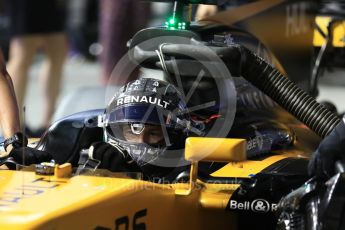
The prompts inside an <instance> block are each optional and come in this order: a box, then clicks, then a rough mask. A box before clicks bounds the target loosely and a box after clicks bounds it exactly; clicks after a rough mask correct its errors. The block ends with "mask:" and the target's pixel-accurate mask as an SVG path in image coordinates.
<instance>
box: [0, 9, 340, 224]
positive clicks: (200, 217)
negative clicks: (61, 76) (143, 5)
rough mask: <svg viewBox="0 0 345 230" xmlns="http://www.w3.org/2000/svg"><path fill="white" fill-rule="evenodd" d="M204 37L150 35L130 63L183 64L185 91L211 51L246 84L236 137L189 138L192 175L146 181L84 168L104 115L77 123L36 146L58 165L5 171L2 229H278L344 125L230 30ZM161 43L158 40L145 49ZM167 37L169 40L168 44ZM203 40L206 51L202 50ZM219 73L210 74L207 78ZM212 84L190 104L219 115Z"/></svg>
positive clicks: (80, 117)
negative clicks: (323, 142) (290, 200)
mask: <svg viewBox="0 0 345 230" xmlns="http://www.w3.org/2000/svg"><path fill="white" fill-rule="evenodd" d="M177 6H178V5H177ZM177 8H178V7H177ZM215 30H216V31H219V27H218V28H215ZM172 31H173V32H172ZM207 31H209V29H207V30H206V32H205V30H199V28H197V27H195V28H194V31H193V28H191V30H190V31H187V30H170V29H168V30H167V29H147V30H144V31H141V32H139V33H138V34H137V35H136V36H135V37H134V38H133V39H132V41H131V43H130V48H131V52H130V55H129V56H130V58H131V59H132V60H133V61H136V62H139V63H141V66H144V67H151V68H162V69H164V71H165V72H166V73H169V72H170V73H174V70H175V68H174V66H175V65H177V66H178V68H179V70H180V72H179V73H180V75H181V77H183V81H184V84H183V86H186V87H187V86H188V85H190V81H192V82H193V81H194V80H195V77H196V76H195V75H197V74H198V73H199V72H200V69H201V68H202V67H203V66H217V63H216V64H215V63H214V62H213V60H208V59H202V60H200V59H199V60H196V58H195V57H201V58H202V57H209V55H211V53H210V52H211V51H212V55H214V54H215V55H216V56H218V57H219V58H220V59H219V60H221V61H222V62H223V64H224V65H225V66H226V67H227V68H228V69H229V70H230V72H231V74H232V75H233V76H234V77H236V79H240V80H239V81H238V82H237V80H236V82H237V83H236V89H237V97H236V100H237V111H236V116H235V119H234V121H233V126H232V127H231V130H230V132H229V133H228V134H227V135H225V136H222V137H217V136H216V135H214V136H207V135H206V137H190V138H188V139H187V140H186V145H185V152H184V154H185V159H186V160H187V161H189V162H190V171H189V172H187V173H184V174H181V175H179V176H177V177H176V178H175V180H173V181H147V180H143V179H142V175H140V174H138V173H130V172H129V173H112V172H109V171H106V170H101V169H96V168H97V167H93V168H92V167H91V168H86V167H84V166H85V164H80V162H81V158H82V157H81V156H83V154H84V150H83V149H87V148H88V147H89V146H90V144H91V143H93V142H95V141H100V140H102V135H103V130H102V128H100V127H98V124H99V122H98V117H99V115H102V114H103V113H104V111H103V110H94V111H87V112H83V113H78V114H75V115H71V116H69V117H67V118H65V119H62V120H60V121H58V122H56V123H55V124H53V125H52V126H51V127H50V129H49V130H48V131H47V132H46V133H45V134H44V135H43V136H42V138H41V139H40V141H39V142H38V143H37V145H36V147H35V148H37V149H39V150H44V151H47V152H49V153H51V154H52V155H54V160H55V163H53V162H49V163H41V164H38V165H33V166H29V167H19V166H17V167H19V168H20V170H17V171H14V170H8V169H3V170H0V180H1V183H0V213H1V215H0V229H275V227H276V222H277V217H276V215H275V213H274V212H275V210H276V209H277V204H278V202H279V200H280V199H281V197H283V196H284V195H286V194H288V193H289V192H290V191H291V190H292V189H295V188H298V187H299V186H300V185H302V184H303V183H304V182H305V181H306V180H307V179H308V175H307V163H308V158H309V156H310V154H311V153H312V152H313V151H314V150H315V148H316V147H317V145H318V143H319V141H320V137H319V136H321V137H324V136H326V135H328V134H329V132H331V130H332V129H333V128H334V127H335V126H336V125H337V123H338V122H339V118H338V117H337V116H336V115H334V114H332V113H331V112H329V111H328V110H327V109H325V108H324V107H323V106H321V105H319V104H318V103H317V102H316V101H315V100H314V99H313V98H311V97H310V96H309V95H307V94H306V93H305V92H303V91H302V90H301V89H299V88H298V87H297V86H296V85H295V84H294V83H293V82H291V81H290V80H289V79H288V78H286V77H285V76H283V75H282V74H280V72H279V71H278V70H277V69H276V68H274V67H272V66H271V65H270V64H268V63H267V62H266V61H265V60H263V59H261V58H260V57H258V56H257V55H255V54H254V53H252V52H251V51H249V50H248V49H247V48H245V47H244V46H242V45H238V44H236V43H233V42H232V41H231V39H229V36H227V33H224V31H220V32H219V34H218V36H211V38H210V36H208V34H207ZM155 37H156V38H158V37H159V38H160V39H158V40H157V39H156V40H155V39H153V40H151V42H150V44H149V45H147V44H146V45H145V44H144V45H143V44H142V42H143V41H145V40H147V38H151V39H152V38H155ZM162 37H163V39H168V40H166V41H165V43H164V44H165V45H164V46H160V45H161V44H163V42H162V40H161V38H162ZM172 37H173V39H171V38H172ZM177 37H180V38H181V37H182V38H183V39H182V42H181V41H180V40H176V38H177ZM201 37H202V38H203V39H201ZM205 38H208V39H209V40H208V42H207V44H206V43H204V44H206V45H207V47H208V48H207V49H205V48H203V47H202V46H201V43H200V41H205ZM224 39H225V40H224ZM186 40H188V41H189V42H188V43H185V41H186ZM198 40H199V41H198ZM224 41H228V42H224ZM155 42H156V43H155ZM155 49H158V50H159V53H160V55H157V56H156V52H154V51H155ZM152 51H153V52H152ZM182 51H184V52H187V53H189V54H193V55H194V56H193V58H190V57H188V55H179V54H180V53H181V52H182ZM162 54H163V55H162ZM171 57H174V59H173V58H171ZM172 60H175V61H176V62H175V61H172ZM207 62H209V63H211V65H208V64H207ZM200 63H202V65H200ZM162 64H163V66H162ZM238 67H241V68H238ZM212 70H213V69H212V68H211V70H210V69H204V70H203V73H204V74H205V76H206V77H207V76H209V75H212V73H211V72H212ZM193 75H194V76H193ZM240 76H241V77H243V78H240ZM193 77H194V78H193ZM191 79H192V80H191ZM244 79H245V80H244ZM243 81H244V83H243ZM206 83H207V84H206ZM205 85H206V86H205ZM252 85H254V86H255V87H256V88H253V87H252ZM213 86H214V82H213V81H209V80H208V79H206V80H205V82H202V83H200V84H199V85H198V87H197V89H196V96H195V97H194V98H193V99H191V102H190V103H191V104H193V103H196V104H197V103H204V102H205V101H202V102H200V100H199V99H200V98H202V99H203V100H205V99H206V102H207V100H208V99H214V100H215V101H216V103H215V104H216V105H218V107H217V106H215V107H216V109H218V110H222V108H223V107H222V105H223V103H222V99H224V98H219V96H221V95H216V96H214V95H213V94H212V93H211V94H210V95H209V94H208V92H212V89H213ZM192 87H193V84H192ZM204 87H206V89H208V91H206V90H205V88H204ZM248 89H249V91H248ZM259 90H260V91H262V92H264V93H265V94H267V95H268V96H269V97H271V98H272V99H273V100H274V102H275V103H270V102H268V101H267V100H266V99H265V98H264V96H262V94H260V93H259ZM200 95H202V96H200ZM225 95H227V94H225ZM225 99H227V98H225ZM278 105H279V106H278ZM280 106H281V107H282V108H284V109H286V110H287V111H288V112H290V113H291V114H292V115H293V116H292V115H291V114H290V113H288V112H286V111H285V110H283V109H282V108H281V107H280ZM216 112H218V111H216ZM210 114H214V111H212V112H210V111H209V110H205V109H202V110H201V111H198V112H195V116H197V117H202V118H205V117H207V116H208V115H210ZM296 118H297V119H296ZM217 119H219V120H221V119H223V117H217ZM206 120H208V119H206ZM298 120H300V121H298ZM302 122H303V123H302ZM206 123H207V122H205V127H206V129H208V128H209V127H207V125H208V124H209V123H207V124H206ZM308 127H309V128H308ZM229 128H230V127H229ZM312 130H313V131H314V132H315V133H316V134H317V135H316V134H315V133H314V132H313V131H312ZM318 135H319V136H318ZM7 160H8V159H7ZM65 162H67V163H65Z"/></svg>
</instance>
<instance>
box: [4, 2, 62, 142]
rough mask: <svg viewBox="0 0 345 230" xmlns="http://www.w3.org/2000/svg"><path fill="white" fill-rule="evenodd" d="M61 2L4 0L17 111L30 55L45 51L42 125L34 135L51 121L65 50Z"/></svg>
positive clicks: (22, 93) (42, 82) (22, 96)
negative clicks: (7, 19)
mask: <svg viewBox="0 0 345 230" xmlns="http://www.w3.org/2000/svg"><path fill="white" fill-rule="evenodd" d="M62 3H63V2H62V1H60V0H7V2H6V4H7V5H6V9H7V12H8V14H9V18H10V27H9V28H10V35H11V40H10V51H9V63H8V71H9V73H10V75H11V76H12V78H13V84H14V89H15V92H16V95H17V101H18V104H19V108H20V112H21V111H22V109H21V108H23V105H24V100H25V93H26V86H27V80H28V71H29V68H30V66H31V64H32V62H33V58H34V56H35V54H36V53H37V51H39V50H42V51H44V53H45V60H44V64H43V66H42V71H41V75H40V83H41V87H42V90H43V105H42V113H43V124H42V127H41V128H40V129H39V130H37V135H39V134H40V133H42V132H43V130H44V129H46V128H47V127H48V126H49V124H50V122H51V117H52V114H53V112H54V107H55V103H56V99H57V97H58V93H59V86H60V80H61V77H62V68H63V64H64V61H65V56H66V53H67V43H66V38H65V34H64V32H63V30H64V17H63V16H64V15H63V7H62V6H63V4H62ZM37 112H41V111H37ZM28 134H30V133H28ZM37 135H32V136H37Z"/></svg>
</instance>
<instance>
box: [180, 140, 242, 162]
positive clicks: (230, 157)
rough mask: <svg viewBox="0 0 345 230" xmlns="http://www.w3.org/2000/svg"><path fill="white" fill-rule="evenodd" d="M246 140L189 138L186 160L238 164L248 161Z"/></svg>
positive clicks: (186, 147)
mask: <svg viewBox="0 0 345 230" xmlns="http://www.w3.org/2000/svg"><path fill="white" fill-rule="evenodd" d="M246 145H247V142H246V140H245V139H234V138H208V137H189V138H187V139H186V146H185V159H186V160H187V161H191V162H197V161H216V162H238V161H244V160H246V159H247V150H246Z"/></svg>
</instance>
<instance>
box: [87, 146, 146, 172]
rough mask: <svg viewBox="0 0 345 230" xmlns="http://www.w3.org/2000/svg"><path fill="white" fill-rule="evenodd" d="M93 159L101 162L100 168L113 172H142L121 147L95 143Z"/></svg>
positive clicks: (91, 150) (92, 150)
mask: <svg viewBox="0 0 345 230" xmlns="http://www.w3.org/2000/svg"><path fill="white" fill-rule="evenodd" d="M89 151H90V152H91V153H92V158H93V159H96V160H99V161H101V164H100V165H99V167H100V168H103V169H108V170H110V171H112V172H140V171H141V170H140V168H139V166H138V165H137V164H136V162H134V161H133V160H132V158H131V157H130V156H129V154H128V153H127V151H126V150H125V149H124V148H122V147H121V146H119V145H117V146H116V147H114V146H112V145H111V144H108V143H106V142H95V143H93V144H92V145H91V147H90V150H89Z"/></svg>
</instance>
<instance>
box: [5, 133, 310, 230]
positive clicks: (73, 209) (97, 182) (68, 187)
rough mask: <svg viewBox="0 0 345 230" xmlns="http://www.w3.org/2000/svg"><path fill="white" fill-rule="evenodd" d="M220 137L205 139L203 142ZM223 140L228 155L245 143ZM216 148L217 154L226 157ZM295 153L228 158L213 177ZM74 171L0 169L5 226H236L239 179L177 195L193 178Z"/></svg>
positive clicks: (240, 173)
mask: <svg viewBox="0 0 345 230" xmlns="http://www.w3.org/2000/svg"><path fill="white" fill-rule="evenodd" d="M194 141H195V140H194ZM199 141H201V140H200V139H198V140H197V142H199ZM216 141H217V140H215V139H212V140H211V139H208V138H204V139H203V142H204V145H205V143H214V142H216ZM220 141H221V142H222V143H223V144H224V143H227V144H224V145H223V146H222V148H223V149H226V150H227V151H226V152H225V155H226V156H228V157H229V154H230V155H231V156H238V154H236V153H235V152H234V151H238V150H239V149H242V150H243V147H239V146H243V144H245V143H243V140H240V139H235V140H233V141H231V139H228V140H227V142H223V141H224V140H220ZM192 143H193V141H192ZM216 149H217V151H218V153H217V154H216V155H215V154H213V157H212V159H213V158H214V157H218V158H220V159H223V158H224V156H222V154H221V151H220V149H219V148H216ZM193 155H194V156H195V155H197V154H196V153H194V154H193ZM211 155H212V154H211ZM290 156H294V157H304V156H302V155H300V154H299V152H298V151H297V152H295V153H291V151H290V152H289V153H284V152H281V153H277V155H275V156H271V157H268V158H266V159H263V160H258V161H243V162H236V163H228V164H227V165H226V166H225V167H223V168H221V169H220V170H218V171H216V172H214V173H213V175H212V176H214V177H218V176H219V177H239V178H250V177H251V176H253V174H257V173H259V172H260V171H262V170H263V169H264V168H266V167H268V166H270V165H271V164H273V163H275V162H277V161H279V160H282V159H284V158H286V157H290ZM213 160H214V159H213ZM69 170H70V168H69V166H68V165H63V166H58V167H57V168H55V174H58V175H56V176H42V175H37V174H35V173H34V172H30V171H11V170H0V229H97V228H99V229H143V228H140V227H143V226H145V227H146V229H229V226H231V229H237V218H236V214H235V213H234V212H230V211H225V208H226V207H227V204H228V202H229V199H230V197H231V195H232V194H233V193H234V191H235V190H236V189H237V188H238V187H239V184H217V183H216V184H208V183H203V182H201V181H199V180H196V181H195V184H194V186H193V189H192V191H191V192H190V193H189V194H187V195H178V194H177V193H176V191H178V190H179V191H182V190H188V188H189V184H188V183H178V184H156V183H151V182H147V181H142V180H136V179H129V178H112V177H101V176H86V175H75V176H68V174H69ZM65 176H68V177H66V178H65Z"/></svg>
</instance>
